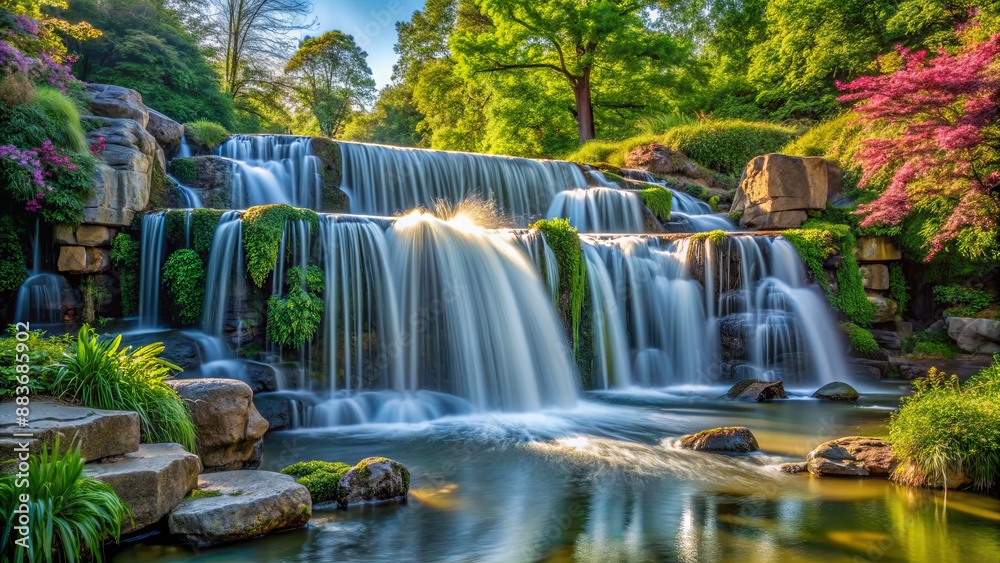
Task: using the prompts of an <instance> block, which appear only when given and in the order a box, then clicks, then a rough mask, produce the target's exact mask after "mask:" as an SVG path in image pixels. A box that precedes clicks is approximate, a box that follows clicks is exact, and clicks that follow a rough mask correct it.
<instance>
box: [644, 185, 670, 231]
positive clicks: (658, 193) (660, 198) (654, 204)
mask: <svg viewBox="0 0 1000 563" xmlns="http://www.w3.org/2000/svg"><path fill="white" fill-rule="evenodd" d="M639 197H641V198H642V202H643V203H645V204H646V207H648V208H649V210H650V211H652V212H653V215H656V217H657V218H658V219H659V220H660V221H663V222H667V221H669V220H670V210H671V209H672V208H673V205H674V194H673V192H671V191H670V190H668V189H666V188H664V187H661V186H650V187H648V188H645V189H643V190H642V191H640V192H639Z"/></svg>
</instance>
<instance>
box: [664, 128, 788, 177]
mask: <svg viewBox="0 0 1000 563" xmlns="http://www.w3.org/2000/svg"><path fill="white" fill-rule="evenodd" d="M795 136H796V133H795V131H794V130H793V129H790V128H787V127H783V126H781V125H776V124H774V123H754V122H749V121H741V120H735V119H732V120H708V121H701V122H698V123H693V124H690V125H682V126H680V127H675V128H673V129H671V130H669V131H667V133H666V135H664V138H663V140H664V144H666V145H667V146H669V147H670V148H672V149H674V150H678V151H680V152H681V153H683V154H684V155H685V156H687V157H688V158H690V159H691V160H693V161H695V162H697V163H698V164H701V165H702V166H704V167H706V168H709V169H712V170H715V171H717V172H722V173H724V174H730V175H734V176H739V175H740V173H741V172H743V169H744V168H745V167H746V165H747V163H748V162H750V160H752V159H753V158H754V157H756V156H758V155H762V154H767V153H772V152H778V151H779V150H781V147H783V146H785V145H786V144H787V143H788V142H789V141H791V140H792V139H793V138H795Z"/></svg>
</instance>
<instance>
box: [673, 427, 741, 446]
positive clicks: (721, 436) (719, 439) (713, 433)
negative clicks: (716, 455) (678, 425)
mask: <svg viewBox="0 0 1000 563" xmlns="http://www.w3.org/2000/svg"><path fill="white" fill-rule="evenodd" d="M680 447H682V448H686V449H689V450H698V451H705V452H737V453H746V452H755V451H757V450H759V449H760V447H759V446H758V445H757V438H755V437H754V435H753V433H752V432H750V429H749V428H746V427H744V426H728V427H725V428H713V429H711V430H702V431H701V432H698V433H697V434H691V435H689V436H684V437H683V438H681V442H680Z"/></svg>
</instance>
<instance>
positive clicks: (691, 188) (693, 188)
mask: <svg viewBox="0 0 1000 563" xmlns="http://www.w3.org/2000/svg"><path fill="white" fill-rule="evenodd" d="M683 187H684V191H685V192H687V193H688V195H690V196H692V197H696V198H698V199H700V200H703V201H708V198H709V197H711V195H712V192H710V191H708V190H707V189H705V188H703V187H701V186H699V185H697V184H684V186H683Z"/></svg>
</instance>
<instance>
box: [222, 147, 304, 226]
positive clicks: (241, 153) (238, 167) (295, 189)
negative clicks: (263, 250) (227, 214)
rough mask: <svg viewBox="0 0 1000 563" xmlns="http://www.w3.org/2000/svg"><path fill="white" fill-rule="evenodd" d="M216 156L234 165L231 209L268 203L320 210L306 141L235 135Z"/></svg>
mask: <svg viewBox="0 0 1000 563" xmlns="http://www.w3.org/2000/svg"><path fill="white" fill-rule="evenodd" d="M218 153H219V155H220V156H223V157H226V158H229V159H231V160H233V163H234V168H233V183H234V185H233V196H232V200H233V202H232V205H233V207H234V208H237V209H246V208H247V207H250V206H254V205H266V204H269V203H287V204H289V205H294V206H296V207H307V208H310V209H319V208H320V206H321V204H322V191H321V188H322V178H321V176H320V173H319V159H318V158H316V157H315V156H313V154H312V140H311V139H310V138H309V137H293V136H289V135H235V136H233V137H230V138H229V140H228V141H226V142H225V143H223V144H222V145H221V146H220V147H219V149H218Z"/></svg>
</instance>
